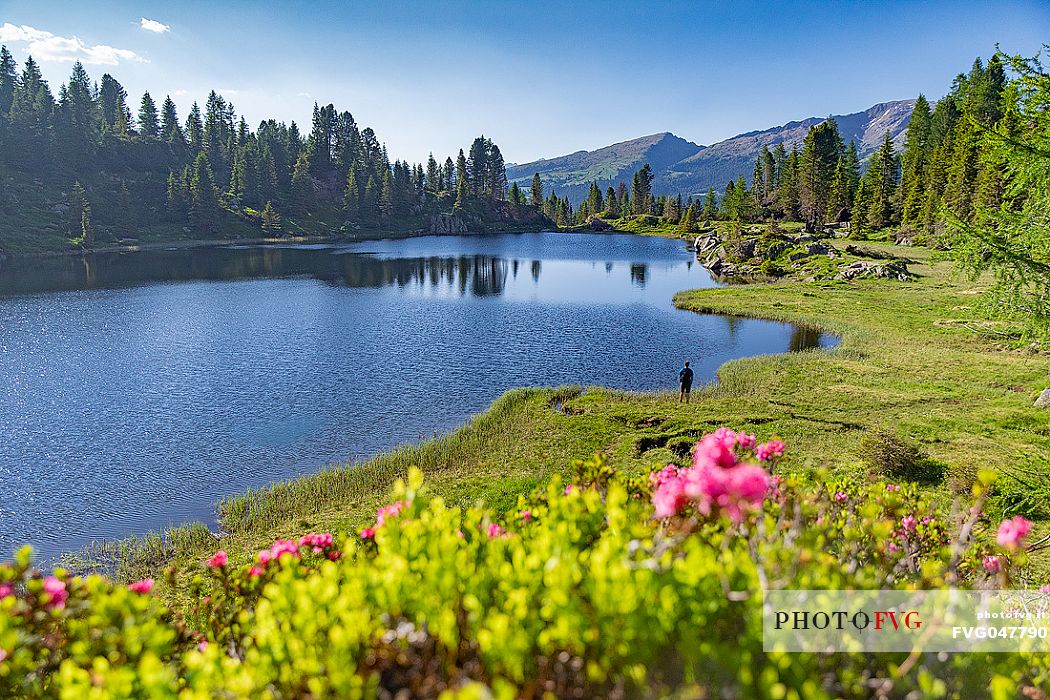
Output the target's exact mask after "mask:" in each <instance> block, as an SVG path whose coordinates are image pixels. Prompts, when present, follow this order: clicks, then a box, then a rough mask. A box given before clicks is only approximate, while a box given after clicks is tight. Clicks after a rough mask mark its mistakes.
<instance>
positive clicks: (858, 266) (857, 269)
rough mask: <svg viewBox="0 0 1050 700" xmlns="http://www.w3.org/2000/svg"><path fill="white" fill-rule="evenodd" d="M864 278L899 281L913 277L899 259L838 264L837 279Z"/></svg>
mask: <svg viewBox="0 0 1050 700" xmlns="http://www.w3.org/2000/svg"><path fill="white" fill-rule="evenodd" d="M865 278H867V279H895V280H900V281H901V282H908V281H910V280H912V279H914V277H913V275H912V274H911V273H910V272H908V267H907V266H906V265H905V264H904V263H903V262H901V261H899V260H889V261H886V262H881V261H880V262H875V261H872V260H854V261H853V262H850V263H846V264H844V265H841V266H839V273H838V276H837V279H840V280H854V279H865Z"/></svg>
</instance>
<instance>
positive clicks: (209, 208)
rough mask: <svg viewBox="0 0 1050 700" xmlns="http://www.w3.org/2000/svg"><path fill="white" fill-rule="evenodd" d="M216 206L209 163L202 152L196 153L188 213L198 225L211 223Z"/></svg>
mask: <svg viewBox="0 0 1050 700" xmlns="http://www.w3.org/2000/svg"><path fill="white" fill-rule="evenodd" d="M217 208H218V198H217V196H216V189H215V178H214V176H213V175H212V171H211V165H210V164H209V163H208V158H207V157H206V156H205V154H204V153H198V154H197V158H196V159H195V160H194V161H193V169H192V175H191V179H190V215H191V216H192V217H193V218H194V219H195V220H196V222H197V223H198V225H204V224H211V223H213V221H212V217H213V216H214V215H215V213H216V210H217Z"/></svg>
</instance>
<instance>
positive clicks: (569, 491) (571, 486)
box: [565, 484, 576, 496]
mask: <svg viewBox="0 0 1050 700" xmlns="http://www.w3.org/2000/svg"><path fill="white" fill-rule="evenodd" d="M575 491H576V484H567V485H566V486H565V495H566V496H571V495H572V494H573V493H574V492H575Z"/></svg>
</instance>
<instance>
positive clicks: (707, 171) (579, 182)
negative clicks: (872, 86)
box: [507, 100, 915, 204]
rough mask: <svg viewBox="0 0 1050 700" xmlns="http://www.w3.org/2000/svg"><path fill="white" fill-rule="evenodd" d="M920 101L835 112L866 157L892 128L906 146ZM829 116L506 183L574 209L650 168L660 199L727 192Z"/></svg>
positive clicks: (614, 148) (635, 145)
mask: <svg viewBox="0 0 1050 700" xmlns="http://www.w3.org/2000/svg"><path fill="white" fill-rule="evenodd" d="M914 105H915V100H897V101H895V102H882V103H880V104H877V105H874V106H872V107H870V108H868V109H866V110H864V111H863V112H855V113H853V114H838V115H833V116H832V117H830V118H832V119H834V120H835V121H836V122H838V127H839V132H840V133H841V134H842V138H843V140H844V141H845V142H846V143H849V142H850V140H853V141H855V142H856V144H857V149H858V151H859V152H860V157H861V158H862V159H865V158H867V157H868V156H869V155H871V154H872V153H873V152H874V151H875V150H876V149H877V148H878V146H879V143H880V142H881V141H882V139H883V136H884V134H885V133H886V132H887V131H889V132H890V137H891V138H892V139H893V142H894V145H895V146H896V147H897V148H898V149H900V147H901V146H902V145H903V142H904V132H905V129H906V128H907V126H908V122H909V120H910V119H911V111H912V107H913V106H914ZM827 118H828V117H825V118H820V117H809V118H808V119H802V120H801V121H793V122H788V123H787V124H784V125H782V126H777V127H773V128H770V129H765V130H763V131H749V132H747V133H745V134H739V135H737V136H734V137H732V138H729V139H726V140H725V141H719V142H718V143H715V144H712V145H710V146H701V145H698V144H695V143H693V142H692V141H687V140H685V139H683V138H681V137H680V136H676V135H674V134H672V133H669V132H663V133H659V134H652V135H651V136H642V137H641V138H636V139H632V140H630V141H624V142H622V143H616V144H613V145H611V146H605V147H604V148H599V149H598V150H595V151H577V152H575V153H570V154H568V155H564V156H559V157H557V158H548V159H541V160H537V161H534V162H532V163H524V164H521V165H518V164H512V165H509V166H507V179H508V180H509V181H510V182H517V183H518V186H519V187H525V188H526V189H527V188H528V186H529V184H530V183H531V182H532V176H533V174H534V173H539V174H540V180H542V181H543V184H544V187H545V188H546V190H547V191H548V192H549V191H550V188H551V187H553V188H554V191H555V192H556V193H557V194H558V195H559V196H566V195H567V196H568V197H569V200H570V201H572V202H573V203H574V204H575V203H578V202H580V201H582V200H583V199H585V198H586V197H587V192H588V190H589V189H590V184H591V182H592V181H594V180H596V181H597V182H598V186H599V187H601V188H602V190H603V192H604V190H605V188H606V187H610V186H612V187H615V186H616V185H617V184H618V183H620V182H624V183H626V184H627V185H628V186H630V184H631V176H632V175H633V174H634V172H635V171H636V170H638V169H639V168H641V167H642V166H643V165H644V164H645V163H648V164H649V165H650V166H651V167H652V169H653V175H654V179H653V191H654V192H655V193H657V194H679V193H680V194H682V195H683V196H688V195H694V196H700V195H702V194H704V193H705V192H707V189H708V188H709V187H713V188H714V189H715V192H717V193H719V194H721V192H722V191H723V190H724V189H725V186H726V183H728V182H729V181H730V180H735V179H736V178H738V177H740V176H741V175H743V176H744V177H745V178H747V179H749V180H750V178H751V172H752V169H753V168H754V165H755V158H756V157H757V156H758V154H759V153H760V152H761V150H762V147H763V146H768V147H769V148H770V149H772V148H774V147H775V146H776V145H777V144H779V143H783V144H784V146H785V147H786V148H787V149H788V150H790V149H791V147H792V146H799V147H800V148H801V146H802V140H803V139H804V138H805V137H806V132H808V131H809V129H810V127H812V126H815V125H817V124H819V123H821V122H822V121H824V120H825V119H827Z"/></svg>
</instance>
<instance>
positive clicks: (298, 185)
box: [292, 151, 314, 212]
mask: <svg viewBox="0 0 1050 700" xmlns="http://www.w3.org/2000/svg"><path fill="white" fill-rule="evenodd" d="M313 195H314V181H313V178H312V177H311V176H310V159H309V157H308V156H307V153H306V151H303V152H302V153H300V154H299V159H298V160H296V161H295V169H294V170H293V171H292V202H293V203H294V205H295V207H296V208H297V210H298V211H299V212H305V211H306V210H307V209H309V207H310V205H311V204H312V203H313Z"/></svg>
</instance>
